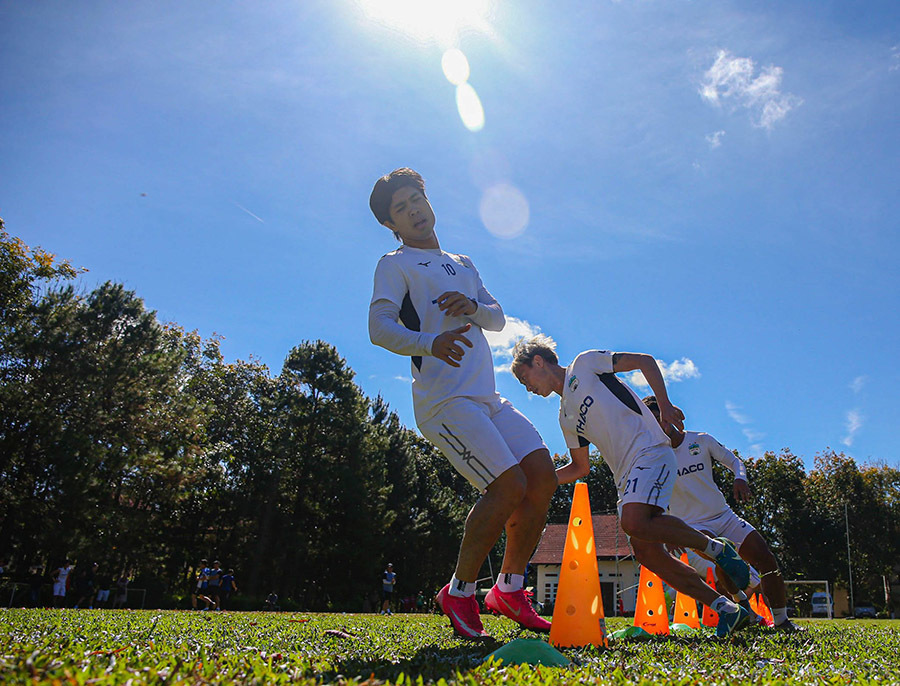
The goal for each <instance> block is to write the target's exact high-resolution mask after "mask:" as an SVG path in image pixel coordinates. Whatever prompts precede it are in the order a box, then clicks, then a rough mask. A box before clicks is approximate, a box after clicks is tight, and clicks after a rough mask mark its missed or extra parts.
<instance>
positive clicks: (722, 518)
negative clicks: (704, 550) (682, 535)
mask: <svg viewBox="0 0 900 686" xmlns="http://www.w3.org/2000/svg"><path fill="white" fill-rule="evenodd" d="M687 524H688V526H692V527H694V528H695V529H696V530H697V531H711V532H712V533H713V535H715V536H724V537H725V538H727V539H728V540H729V541H731V542H732V543H734V547H735V550H738V551H739V550H740V548H741V544H742V543H743V542H744V539H745V538H747V536H749V535H750V534H751V533H753V532H754V531H756V529H754V528H753V525H752V524H750V523H749V522H746V521H744V520H743V519H741V518H740V517H738V516H737V515H736V514H735V513H734V510H732V509H731V508H730V507H729V508H728V509H727V510H725V512H723V513H722V514H720V515H719V516H718V517H714V518H713V519H707V520H706V521H704V522H687Z"/></svg>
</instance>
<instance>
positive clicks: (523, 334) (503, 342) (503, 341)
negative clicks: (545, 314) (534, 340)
mask: <svg viewBox="0 0 900 686" xmlns="http://www.w3.org/2000/svg"><path fill="white" fill-rule="evenodd" d="M540 332H541V328H540V327H539V326H536V325H534V324H531V323H530V322H527V321H525V320H524V319H519V318H518V317H507V318H506V326H504V327H503V329H501V330H500V331H485V332H484V337H485V338H486V339H487V342H488V345H489V346H491V352H493V353H494V362H495V363H497V364H495V366H494V371H496V372H509V371H510V369H509V365H510V363H511V362H512V352H513V348H514V347H515V345H516V343H518V342H519V340H520V339H522V338H531V337H532V336H536V335H537V334H539V333H540Z"/></svg>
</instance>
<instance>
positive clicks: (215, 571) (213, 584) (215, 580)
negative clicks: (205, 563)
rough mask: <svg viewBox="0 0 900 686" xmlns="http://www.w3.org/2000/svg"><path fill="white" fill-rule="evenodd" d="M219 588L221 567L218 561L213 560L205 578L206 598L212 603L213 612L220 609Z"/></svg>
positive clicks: (220, 584)
mask: <svg viewBox="0 0 900 686" xmlns="http://www.w3.org/2000/svg"><path fill="white" fill-rule="evenodd" d="M221 587H222V565H221V563H220V562H219V561H218V560H215V561H214V562H213V564H212V567H210V569H209V573H208V574H207V576H206V597H207V598H209V599H210V600H211V601H212V605H213V610H219V609H221V608H220V607H219V600H220V591H221Z"/></svg>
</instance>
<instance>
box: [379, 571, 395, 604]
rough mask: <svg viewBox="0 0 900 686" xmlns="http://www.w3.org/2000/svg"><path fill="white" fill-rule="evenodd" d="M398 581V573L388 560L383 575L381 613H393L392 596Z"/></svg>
mask: <svg viewBox="0 0 900 686" xmlns="http://www.w3.org/2000/svg"><path fill="white" fill-rule="evenodd" d="M396 583H397V574H396V573H395V572H394V565H392V564H391V563H390V562H388V564H387V567H386V568H385V570H384V573H383V574H382V575H381V614H383V615H392V614H394V613H393V612H391V598H392V597H393V595H394V585H395V584H396Z"/></svg>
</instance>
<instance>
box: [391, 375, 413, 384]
mask: <svg viewBox="0 0 900 686" xmlns="http://www.w3.org/2000/svg"><path fill="white" fill-rule="evenodd" d="M394 381H402V382H403V383H412V378H411V377H409V376H403V375H402V374H397V376H395V377H394Z"/></svg>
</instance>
